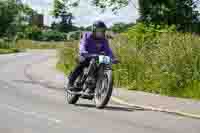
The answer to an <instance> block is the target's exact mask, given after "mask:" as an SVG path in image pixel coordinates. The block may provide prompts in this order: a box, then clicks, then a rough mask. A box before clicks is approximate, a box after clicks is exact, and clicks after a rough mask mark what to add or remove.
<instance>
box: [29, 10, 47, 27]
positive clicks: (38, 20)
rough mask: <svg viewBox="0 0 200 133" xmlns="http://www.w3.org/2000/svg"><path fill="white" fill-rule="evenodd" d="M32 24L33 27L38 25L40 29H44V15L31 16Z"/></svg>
mask: <svg viewBox="0 0 200 133" xmlns="http://www.w3.org/2000/svg"><path fill="white" fill-rule="evenodd" d="M30 21H31V22H30V23H31V24H33V25H37V26H39V27H43V26H44V15H43V14H38V13H34V14H33V15H32V16H31V19H30Z"/></svg>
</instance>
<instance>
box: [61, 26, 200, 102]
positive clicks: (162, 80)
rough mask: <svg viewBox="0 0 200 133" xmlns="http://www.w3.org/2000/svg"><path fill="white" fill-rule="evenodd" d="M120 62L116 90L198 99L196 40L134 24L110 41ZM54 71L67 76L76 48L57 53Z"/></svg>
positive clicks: (199, 58) (199, 69)
mask: <svg viewBox="0 0 200 133" xmlns="http://www.w3.org/2000/svg"><path fill="white" fill-rule="evenodd" d="M111 42H112V43H111V47H112V48H113V50H114V53H115V54H116V56H117V57H118V58H119V60H120V61H121V63H120V64H118V65H114V79H115V86H116V87H126V88H129V89H131V90H140V91H146V92H151V93H156V94H163V95H168V96H176V97H185V98H195V99H200V89H199V85H200V73H199V72H200V67H199V66H200V64H199V63H200V54H199V53H200V47H199V43H200V39H199V36H196V35H193V34H189V33H187V34H186V33H184V34H183V33H178V32H176V27H175V26H172V27H169V26H165V25H161V26H158V25H153V24H151V25H148V26H147V25H145V24H142V23H140V24H137V25H135V26H133V27H131V28H129V30H128V31H127V32H125V33H123V34H120V35H118V36H117V37H116V38H115V39H114V40H112V41H111ZM59 53H60V54H59V55H60V56H59V57H60V58H59V59H60V60H59V62H58V68H60V69H62V70H63V69H64V71H65V72H66V73H69V71H70V70H72V69H73V67H74V65H75V57H76V54H77V45H76V44H72V45H67V46H66V48H65V49H62V50H61V51H60V52H59Z"/></svg>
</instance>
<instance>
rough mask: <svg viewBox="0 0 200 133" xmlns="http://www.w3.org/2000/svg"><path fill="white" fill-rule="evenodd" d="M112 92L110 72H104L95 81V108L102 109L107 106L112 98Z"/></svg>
mask: <svg viewBox="0 0 200 133" xmlns="http://www.w3.org/2000/svg"><path fill="white" fill-rule="evenodd" d="M105 84H106V85H105ZM112 91H113V77H112V70H107V71H105V72H104V74H103V76H102V77H99V78H98V79H97V87H96V89H95V96H94V101H95V104H96V108H98V109H102V108H104V107H105V106H106V105H107V104H108V102H109V100H110V98H111V96H112Z"/></svg>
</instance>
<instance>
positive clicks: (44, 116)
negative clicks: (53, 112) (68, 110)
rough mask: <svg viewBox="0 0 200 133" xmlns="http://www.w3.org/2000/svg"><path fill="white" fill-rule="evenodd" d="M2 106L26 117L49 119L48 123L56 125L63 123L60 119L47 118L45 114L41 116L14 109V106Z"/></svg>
mask: <svg viewBox="0 0 200 133" xmlns="http://www.w3.org/2000/svg"><path fill="white" fill-rule="evenodd" d="M0 106H3V107H6V108H8V109H9V110H11V111H14V112H18V113H23V114H24V115H29V116H34V117H36V118H39V119H47V120H48V121H51V122H54V123H56V124H59V123H61V122H62V121H61V120H59V119H56V118H52V117H49V116H46V115H43V114H39V113H36V112H28V111H24V110H22V109H20V108H18V107H14V106H10V105H0Z"/></svg>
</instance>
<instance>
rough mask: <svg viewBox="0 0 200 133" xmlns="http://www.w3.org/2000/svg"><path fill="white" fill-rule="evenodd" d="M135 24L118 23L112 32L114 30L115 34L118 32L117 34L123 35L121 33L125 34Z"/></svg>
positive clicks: (112, 28)
mask: <svg viewBox="0 0 200 133" xmlns="http://www.w3.org/2000/svg"><path fill="white" fill-rule="evenodd" d="M133 25H134V24H124V23H117V24H114V25H113V26H112V27H111V28H110V30H112V31H113V32H116V33H121V32H124V31H126V30H127V29H128V28H129V27H131V26H133Z"/></svg>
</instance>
